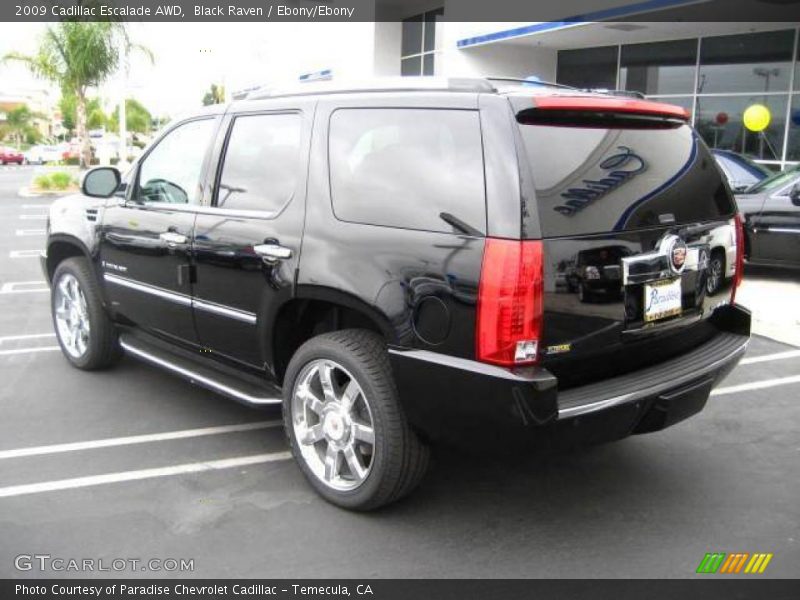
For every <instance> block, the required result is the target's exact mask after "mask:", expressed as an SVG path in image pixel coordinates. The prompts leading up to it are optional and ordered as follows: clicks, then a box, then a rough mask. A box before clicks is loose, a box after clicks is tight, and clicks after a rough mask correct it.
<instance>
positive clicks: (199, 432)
mask: <svg viewBox="0 0 800 600" xmlns="http://www.w3.org/2000/svg"><path fill="white" fill-rule="evenodd" d="M282 424H283V422H282V421H280V420H277V421H258V422H256V423H239V424H237V425H219V426H216V427H202V428H200V429H182V430H179V431H164V432H162V433H147V434H143V435H131V436H127V437H118V438H105V439H102V440H91V441H88V442H70V443H67V444H52V445H49V446H32V447H30V448H17V449H15V450H0V460H4V459H7V458H20V457H22V456H40V455H42V454H59V453H61V452H75V451H78V450H94V449H95V448H111V447H114V446H130V445H132V444H148V443H151V442H164V441H167V440H183V439H187V438H193V437H203V436H208V435H221V434H224V433H239V432H242V431H255V430H257V429H271V428H273V427H280V426H281V425H282Z"/></svg>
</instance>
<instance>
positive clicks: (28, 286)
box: [0, 280, 50, 294]
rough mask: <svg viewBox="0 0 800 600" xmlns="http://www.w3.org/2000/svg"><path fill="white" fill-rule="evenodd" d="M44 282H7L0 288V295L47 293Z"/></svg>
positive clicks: (47, 289) (47, 288) (48, 289)
mask: <svg viewBox="0 0 800 600" xmlns="http://www.w3.org/2000/svg"><path fill="white" fill-rule="evenodd" d="M49 291H50V288H49V287H47V283H46V282H44V281H41V280H40V281H7V282H6V283H4V284H3V285H1V286H0V294H33V293H40V292H49Z"/></svg>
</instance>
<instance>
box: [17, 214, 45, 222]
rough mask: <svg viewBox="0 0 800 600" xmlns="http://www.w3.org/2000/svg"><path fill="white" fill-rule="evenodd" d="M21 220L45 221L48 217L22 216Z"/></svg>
mask: <svg viewBox="0 0 800 600" xmlns="http://www.w3.org/2000/svg"><path fill="white" fill-rule="evenodd" d="M19 218H20V219H22V220H23V221H44V220H46V219H47V215H20V216H19Z"/></svg>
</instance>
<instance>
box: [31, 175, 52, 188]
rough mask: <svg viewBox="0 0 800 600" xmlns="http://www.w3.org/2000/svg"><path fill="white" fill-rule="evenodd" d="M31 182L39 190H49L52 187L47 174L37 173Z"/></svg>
mask: <svg viewBox="0 0 800 600" xmlns="http://www.w3.org/2000/svg"><path fill="white" fill-rule="evenodd" d="M33 184H34V185H35V186H36V187H38V188H39V189H40V190H49V189H50V188H51V187H52V184H51V182H50V177H49V176H47V175H39V176H38V177H37V178H36V179H34V180H33Z"/></svg>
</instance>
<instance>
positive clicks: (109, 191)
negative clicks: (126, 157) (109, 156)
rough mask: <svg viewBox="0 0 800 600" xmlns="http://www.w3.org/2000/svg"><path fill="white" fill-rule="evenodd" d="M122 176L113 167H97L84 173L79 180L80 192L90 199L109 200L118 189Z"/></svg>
mask: <svg viewBox="0 0 800 600" xmlns="http://www.w3.org/2000/svg"><path fill="white" fill-rule="evenodd" d="M121 181H122V175H120V172H119V170H117V169H115V168H114V167H97V168H95V169H91V170H89V171H87V172H86V174H85V175H84V176H83V179H82V180H81V192H82V193H83V194H84V195H86V196H90V197H92V198H110V197H111V196H113V195H114V192H116V191H117V188H119V184H120V182H121Z"/></svg>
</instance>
